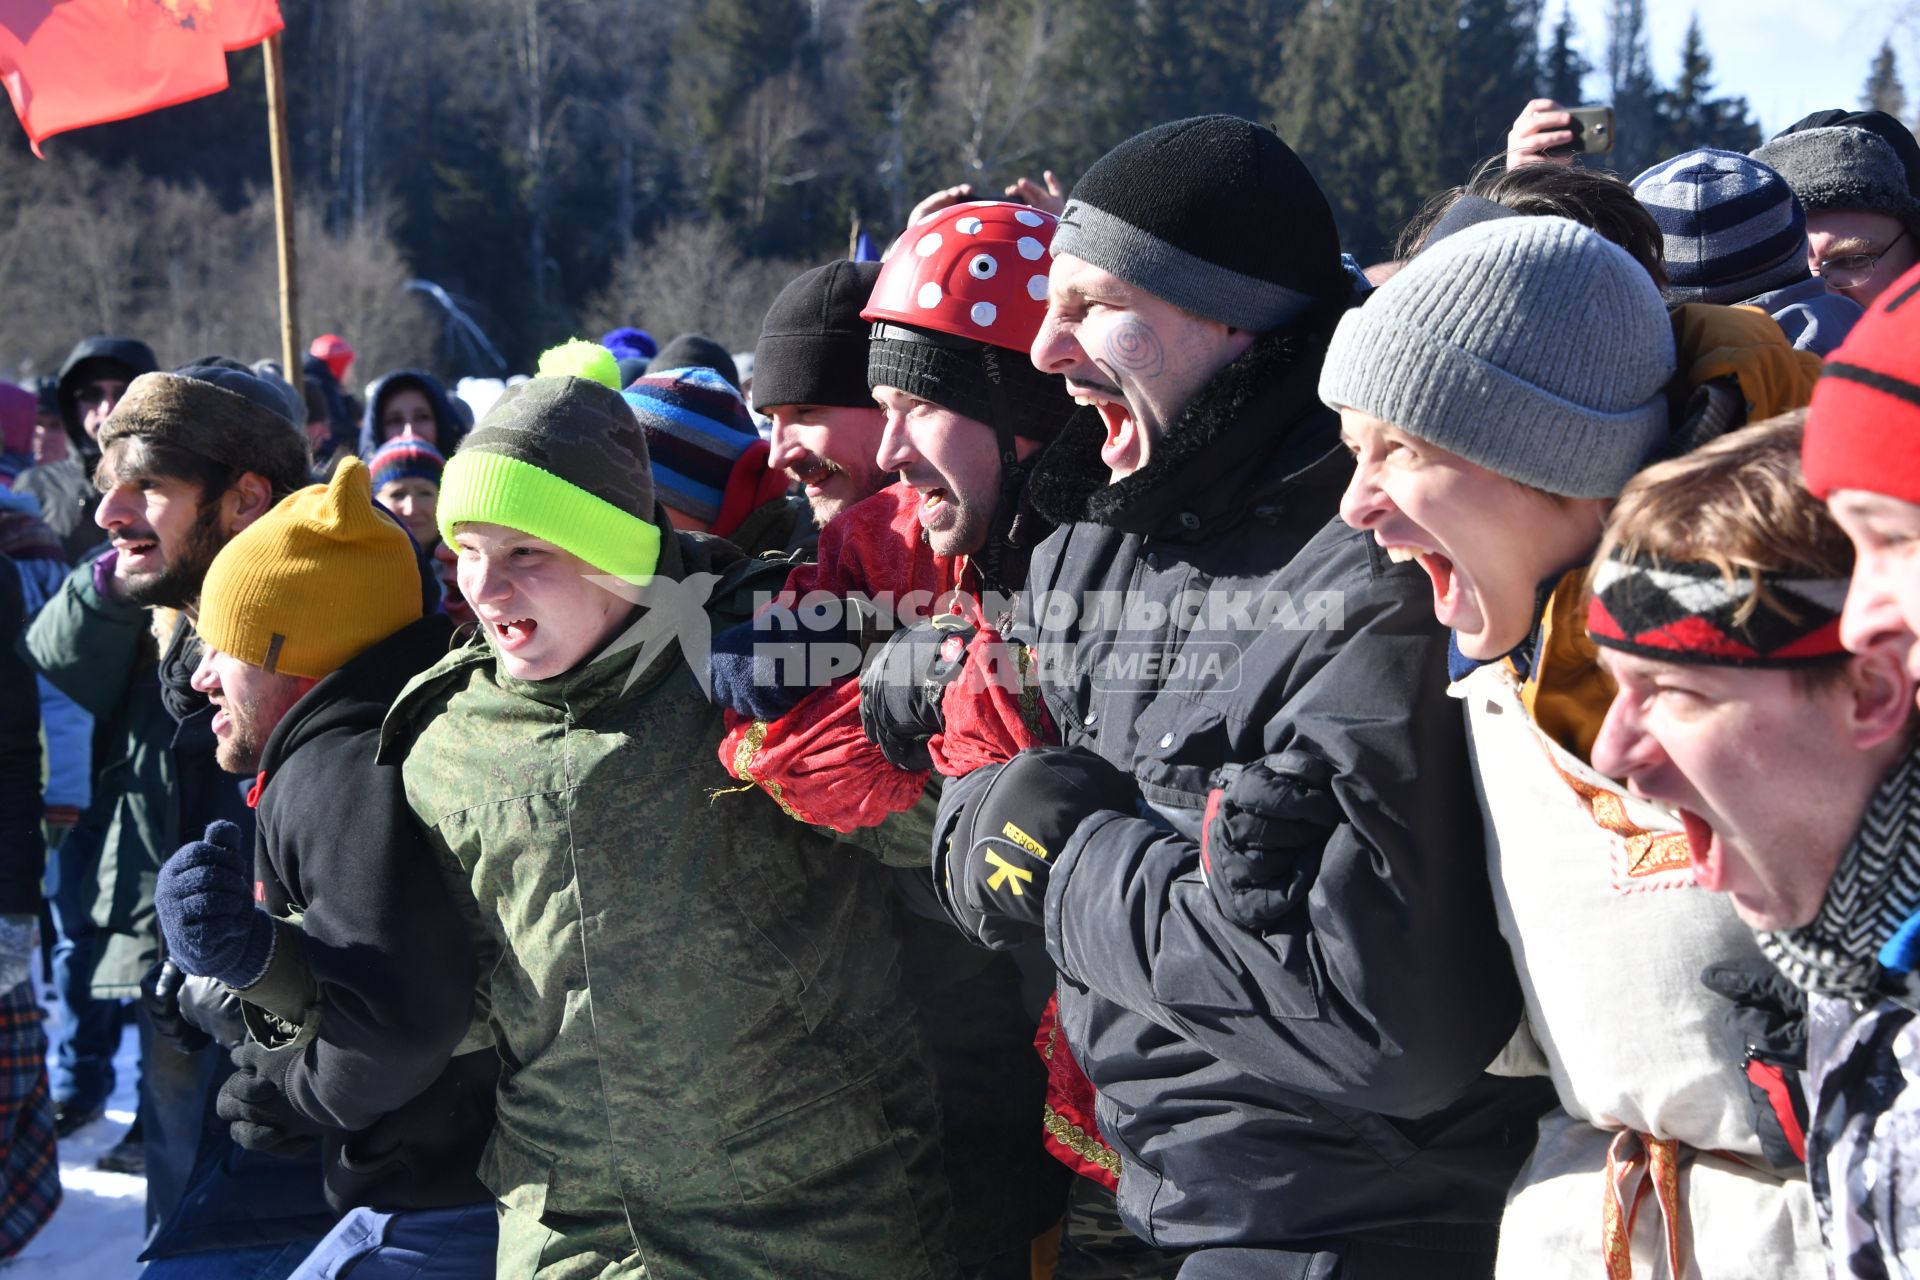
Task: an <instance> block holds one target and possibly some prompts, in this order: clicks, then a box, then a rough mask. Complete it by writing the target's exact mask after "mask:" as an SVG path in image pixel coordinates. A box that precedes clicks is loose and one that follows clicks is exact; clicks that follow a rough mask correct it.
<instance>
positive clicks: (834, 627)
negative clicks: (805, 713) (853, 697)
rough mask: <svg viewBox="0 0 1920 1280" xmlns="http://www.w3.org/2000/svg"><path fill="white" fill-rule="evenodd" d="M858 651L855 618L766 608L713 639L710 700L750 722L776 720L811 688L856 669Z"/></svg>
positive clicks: (861, 646) (859, 637)
mask: <svg viewBox="0 0 1920 1280" xmlns="http://www.w3.org/2000/svg"><path fill="white" fill-rule="evenodd" d="M776 620H777V621H776ZM781 623H784V625H780V624H781ZM863 649H864V638H863V632H862V627H861V624H860V620H859V618H857V617H852V616H842V617H837V618H831V619H826V620H820V619H816V618H812V617H809V616H808V615H807V614H806V613H804V612H803V613H800V614H798V615H796V614H795V612H794V611H792V610H769V611H768V612H767V613H764V614H762V615H760V616H759V617H757V618H752V619H750V620H748V621H746V622H742V623H740V624H739V625H738V626H733V627H728V628H727V629H726V630H725V631H722V632H721V633H720V634H719V635H717V636H715V637H714V638H713V650H712V657H711V658H710V659H709V662H710V670H711V672H712V675H713V686H712V688H713V693H712V699H713V702H714V704H715V705H716V706H722V707H728V708H731V709H732V710H734V711H737V712H739V713H740V714H741V715H743V716H747V717H749V718H750V719H754V720H778V719H779V718H780V717H781V716H783V715H785V714H787V712H789V711H791V710H793V709H794V708H795V707H797V706H799V705H800V702H801V700H802V699H804V698H805V697H806V696H807V695H808V694H809V693H812V692H813V691H814V690H815V689H816V688H824V687H825V686H827V685H829V684H832V683H833V681H834V680H836V679H838V678H839V677H841V676H844V675H851V674H853V673H854V672H856V671H858V670H859V669H860V655H861V653H862V652H863Z"/></svg>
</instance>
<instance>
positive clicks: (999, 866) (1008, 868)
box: [986, 850, 1033, 898]
mask: <svg viewBox="0 0 1920 1280" xmlns="http://www.w3.org/2000/svg"><path fill="white" fill-rule="evenodd" d="M986 863H987V865H988V866H990V867H993V868H995V871H994V873H993V874H992V875H990V876H988V877H987V888H989V889H998V888H999V887H1000V886H1001V885H1008V886H1011V888H1012V889H1013V896H1014V897H1016V898H1018V897H1019V896H1021V895H1022V894H1024V893H1025V892H1026V890H1025V889H1023V888H1021V887H1020V886H1021V884H1022V883H1025V884H1032V883H1033V872H1031V871H1028V870H1027V869H1026V868H1024V867H1016V866H1014V865H1013V864H1012V863H1011V862H1008V861H1007V860H1006V859H1005V858H1003V857H1001V856H1000V855H999V854H997V853H994V852H992V851H991V850H989V851H988V852H987V857H986Z"/></svg>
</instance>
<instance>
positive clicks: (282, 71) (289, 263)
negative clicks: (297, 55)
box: [262, 32, 301, 391]
mask: <svg viewBox="0 0 1920 1280" xmlns="http://www.w3.org/2000/svg"><path fill="white" fill-rule="evenodd" d="M262 48H263V49H264V51H265V54H266V60H267V121H268V130H267V136H268V138H269V139H270V141H271V144H272V152H273V222H274V230H275V231H276V233H277V238H278V240H279V245H280V355H281V363H282V365H284V366H285V368H286V371H287V381H288V382H289V383H291V384H292V385H293V388H294V390H296V391H298V390H299V389H300V386H301V382H300V286H299V282H298V280H297V278H296V277H295V274H294V259H293V157H292V155H291V154H290V153H289V150H288V147H287V74H286V67H285V64H284V63H282V62H281V59H280V33H279V32H275V33H274V34H273V35H270V36H268V37H267V39H266V42H265V44H264V45H263V46H262Z"/></svg>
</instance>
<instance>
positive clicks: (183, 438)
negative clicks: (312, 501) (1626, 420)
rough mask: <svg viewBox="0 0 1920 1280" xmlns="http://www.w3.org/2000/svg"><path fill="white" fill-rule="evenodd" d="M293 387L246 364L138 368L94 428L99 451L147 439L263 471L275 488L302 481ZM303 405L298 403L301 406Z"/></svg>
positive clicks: (305, 459) (303, 444) (305, 455)
mask: <svg viewBox="0 0 1920 1280" xmlns="http://www.w3.org/2000/svg"><path fill="white" fill-rule="evenodd" d="M292 404H293V396H292V392H291V391H290V390H289V389H288V388H287V386H286V384H285V383H278V384H277V385H276V383H274V382H269V381H268V380H267V379H265V378H263V377H261V376H260V375H258V374H256V373H253V372H251V371H250V370H248V369H246V368H245V367H240V368H228V367H226V366H224V365H190V366H188V367H187V368H184V369H180V370H177V371H175V372H173V373H143V374H141V375H140V376H139V377H137V378H135V379H134V380H133V382H132V383H131V384H129V385H128V387H127V394H126V395H125V396H123V397H121V399H120V403H119V404H118V405H117V406H115V408H114V410H113V415H112V416H111V417H109V418H108V419H107V421H106V425H105V426H103V427H101V428H100V449H101V452H103V453H104V452H105V451H106V450H107V449H109V448H110V447H112V446H113V445H114V444H115V443H116V442H118V441H120V440H127V439H133V438H139V439H145V440H151V441H153V442H155V443H157V444H165V445H169V446H171V447H173V448H176V449H185V450H187V451H188V452H189V453H197V454H199V455H200V456H201V457H203V458H207V459H210V460H212V461H214V462H220V463H225V464H226V465H227V466H230V467H232V468H233V469H234V470H235V471H236V472H248V471H251V472H253V473H254V474H255V475H259V476H262V477H264V478H265V479H266V480H267V482H268V483H269V484H271V485H272V486H273V489H274V492H276V493H291V492H293V491H294V490H295V489H298V488H300V487H301V486H302V485H304V484H306V483H307V477H308V472H309V470H310V468H311V467H312V465H313V459H312V455H311V453H310V452H309V450H308V448H307V433H306V430H305V424H304V423H300V424H296V423H295V422H294V421H293V418H292V417H291V416H290V414H291V410H292ZM303 409H304V406H303Z"/></svg>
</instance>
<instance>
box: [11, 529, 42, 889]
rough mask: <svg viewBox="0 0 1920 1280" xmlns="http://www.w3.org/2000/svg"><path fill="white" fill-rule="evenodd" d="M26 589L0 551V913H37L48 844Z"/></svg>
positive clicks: (37, 695)
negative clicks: (24, 649)
mask: <svg viewBox="0 0 1920 1280" xmlns="http://www.w3.org/2000/svg"><path fill="white" fill-rule="evenodd" d="M26 629H27V602H26V593H25V592H24V591H23V590H22V589H21V586H20V573H19V570H18V569H17V568H15V566H14V563H13V561H12V560H10V559H9V558H7V557H6V556H3V555H0V915H28V916H31V915H38V914H39V913H40V877H41V875H42V873H44V872H45V871H46V861H47V858H46V845H45V842H44V841H43V840H42V839H41V836H40V816H41V809H40V800H41V796H40V691H39V687H38V686H37V685H36V684H35V683H34V677H33V668H32V667H31V666H29V665H28V664H27V660H26V658H25V657H23V656H22V655H21V653H20V637H21V635H22V633H23V632H25V631H26Z"/></svg>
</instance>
